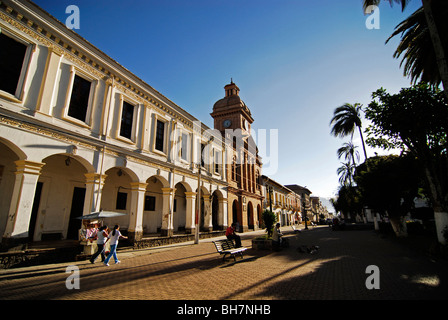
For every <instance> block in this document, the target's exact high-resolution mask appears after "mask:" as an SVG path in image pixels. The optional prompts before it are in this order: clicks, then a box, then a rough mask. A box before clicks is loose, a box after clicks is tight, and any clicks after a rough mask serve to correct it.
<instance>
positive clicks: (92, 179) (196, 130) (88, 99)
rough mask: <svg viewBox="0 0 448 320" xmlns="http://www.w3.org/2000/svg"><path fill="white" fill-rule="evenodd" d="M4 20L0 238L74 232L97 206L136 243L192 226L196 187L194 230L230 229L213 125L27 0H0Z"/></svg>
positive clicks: (0, 35)
mask: <svg viewBox="0 0 448 320" xmlns="http://www.w3.org/2000/svg"><path fill="white" fill-rule="evenodd" d="M0 28H1V32H0V234H1V235H2V237H3V243H4V244H5V243H6V244H8V243H11V242H13V243H15V242H24V241H25V242H26V241H29V240H34V241H39V240H42V239H75V238H77V236H78V229H79V228H80V225H81V220H79V219H76V217H79V216H82V215H86V214H89V213H91V212H92V211H98V210H109V211H115V212H121V213H125V214H126V215H124V216H122V217H118V218H114V219H111V220H109V221H108V224H119V225H120V226H121V228H122V229H124V230H127V232H128V234H129V236H130V237H131V238H132V239H133V240H139V239H140V238H141V237H142V236H143V235H144V234H151V233H158V234H160V235H168V236H169V235H172V234H173V233H175V232H177V231H181V232H184V231H185V232H186V233H192V232H194V230H195V222H196V221H195V213H196V207H197V204H198V203H197V194H198V188H201V208H202V209H201V212H200V213H199V214H198V217H199V221H198V225H199V227H200V228H201V229H202V230H205V231H210V230H213V229H215V230H216V229H221V230H222V229H223V228H225V227H226V226H227V223H228V222H227V221H228V216H227V181H226V176H227V175H226V172H225V170H226V166H223V165H215V164H217V163H219V164H221V162H222V160H220V159H225V158H226V146H225V145H224V142H222V139H220V137H221V135H220V133H219V132H217V133H216V137H215V138H216V139H211V137H212V136H213V135H214V134H213V131H212V130H209V128H207V127H206V126H205V125H203V124H201V123H200V122H199V121H197V119H196V118H195V117H193V116H192V115H191V114H189V113H188V112H186V111H185V110H183V109H182V108H181V107H179V106H177V105H176V104H175V103H173V102H172V101H170V100H169V99H168V98H166V97H165V96H163V95H162V94H161V93H159V92H157V91H156V90H155V89H153V88H152V87H151V86H150V85H148V84H147V83H145V82H143V81H142V80H140V79H139V78H138V77H137V76H136V75H134V74H132V73H131V72H130V71H128V70H127V69H126V68H124V67H123V66H121V65H120V64H118V63H117V62H116V61H114V60H113V59H112V58H110V57H108V56H107V55H105V54H104V53H103V52H101V51H100V50H99V49H98V48H96V47H94V46H93V45H91V44H90V43H89V42H87V41H86V40H85V39H83V38H82V37H80V36H79V35H78V34H76V33H75V32H72V31H71V30H69V29H67V28H66V27H65V25H63V24H62V23H61V22H59V21H57V20H56V19H54V18H53V17H52V16H50V15H49V14H47V13H46V12H45V11H43V10H42V9H41V8H39V7H38V6H36V5H34V4H33V3H32V2H28V1H14V0H6V1H0ZM204 146H205V148H204ZM201 152H202V155H203V156H204V157H205V158H206V160H207V161H201V158H200V155H201ZM210 159H211V160H210ZM202 160H204V159H202ZM208 160H210V161H208ZM214 162H216V163H214ZM198 163H199V164H201V172H202V175H201V185H200V186H199V185H198V167H197V165H196V164H198Z"/></svg>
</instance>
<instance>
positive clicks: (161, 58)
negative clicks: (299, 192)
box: [34, 0, 421, 197]
mask: <svg viewBox="0 0 448 320" xmlns="http://www.w3.org/2000/svg"><path fill="white" fill-rule="evenodd" d="M34 2H35V3H36V4H37V5H39V6H40V7H42V8H43V9H44V10H46V11H48V12H49V13H50V14H52V15H53V16H55V17H56V18H57V19H59V20H60V21H61V22H64V23H65V21H66V19H67V17H68V16H69V14H66V13H65V9H66V7H67V6H69V5H77V6H78V8H79V10H80V29H79V30H75V31H76V32H77V33H79V34H80V35H81V36H83V37H84V38H85V39H87V40H88V41H89V42H91V43H92V44H93V45H95V46H96V47H98V48H99V49H100V50H102V51H103V52H104V53H106V54H107V55H109V56H110V57H111V58H113V59H115V60H116V61H117V62H119V63H120V64H122V65H123V66H124V67H126V68H127V69H129V70H130V71H132V72H133V73H135V74H136V75H137V76H138V77H139V78H141V79H143V80H144V81H145V82H147V83H148V84H149V85H151V86H152V87H153V88H154V89H156V90H158V91H159V92H161V93H162V94H163V95H165V96H166V97H168V98H169V99H171V100H172V101H173V102H175V103H176V104H177V105H179V106H180V107H182V108H183V109H185V110H187V111H188V112H189V113H191V114H192V115H193V116H195V117H196V118H198V119H199V120H201V121H202V122H204V123H205V124H206V125H208V126H209V127H211V128H213V120H212V118H211V116H210V113H211V112H212V107H213V104H214V103H215V102H216V101H217V100H219V99H221V98H222V97H223V96H224V88H223V87H224V86H225V85H226V84H227V83H229V82H230V78H233V81H234V82H235V83H236V84H237V85H238V87H239V88H240V96H241V97H242V99H243V100H244V101H245V103H246V104H247V105H248V107H249V108H250V109H251V112H252V116H253V118H254V119H255V122H254V123H253V126H252V128H253V129H254V130H256V131H257V130H259V129H266V130H268V132H269V130H270V129H277V130H278V140H279V146H278V150H279V153H278V166H277V170H275V173H272V174H269V176H270V177H271V178H272V179H274V180H276V181H278V182H279V183H281V184H284V185H287V184H299V185H302V186H307V187H308V188H309V189H310V190H311V191H312V192H313V195H315V196H320V197H331V196H333V195H334V193H335V192H336V191H337V188H338V185H339V183H338V176H337V173H336V170H337V168H338V167H339V166H340V165H341V161H340V160H339V159H338V158H337V155H336V150H337V149H338V148H339V147H341V146H342V144H343V143H344V142H347V141H348V138H347V139H340V138H335V137H332V136H331V135H330V129H331V128H330V126H329V123H330V120H331V118H332V116H333V111H334V109H335V108H336V107H338V106H340V105H342V104H344V103H346V102H349V103H355V102H359V103H362V104H364V105H367V104H368V103H369V102H370V100H371V93H372V92H373V91H376V90H377V89H378V88H380V87H384V88H386V89H387V90H388V91H389V92H398V91H399V90H400V88H402V87H407V86H409V85H410V82H409V79H407V78H405V77H403V70H402V69H401V68H400V66H399V65H400V61H401V59H394V58H393V52H394V51H395V48H396V46H397V43H398V40H399V39H398V38H397V39H393V40H392V41H390V42H389V43H388V44H387V45H385V41H386V39H387V38H388V37H389V35H390V34H391V33H392V32H393V29H394V28H395V26H396V25H397V24H399V23H400V22H401V21H402V20H404V19H405V18H406V17H408V16H409V15H410V14H411V13H412V12H414V11H415V10H416V9H417V8H418V7H419V6H420V5H421V2H420V1H417V0H414V1H411V3H410V5H409V7H408V8H407V9H406V10H405V12H401V7H400V6H397V5H395V6H393V7H390V5H389V4H388V3H382V4H381V5H380V7H379V9H380V11H379V17H380V20H379V26H380V29H368V28H366V25H365V21H366V19H367V17H368V16H366V15H364V13H363V11H362V1H361V0H358V1H353V0H352V1H349V0H344V1H329V0H321V1H302V0H275V1H274V0H225V1H224V0H128V1H116V0H108V1H105V0H97V1H92V0H89V1H75V0H36V1H34ZM354 142H355V143H356V144H358V145H359V148H358V149H359V152H360V155H361V159H362V161H363V156H362V154H363V153H362V149H361V146H360V143H359V142H360V140H359V135H358V134H355V139H354ZM375 151H377V152H378V153H380V154H382V153H384V152H382V151H381V150H375ZM268 153H269V150H268ZM373 155H374V150H368V156H373Z"/></svg>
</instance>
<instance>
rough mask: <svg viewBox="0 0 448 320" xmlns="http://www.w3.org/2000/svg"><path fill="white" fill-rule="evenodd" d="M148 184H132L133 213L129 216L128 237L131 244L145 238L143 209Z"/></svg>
mask: <svg viewBox="0 0 448 320" xmlns="http://www.w3.org/2000/svg"><path fill="white" fill-rule="evenodd" d="M147 185H148V184H147V183H142V182H131V211H130V215H129V228H128V237H129V241H130V242H131V243H134V242H136V241H139V240H141V239H142V237H143V209H144V205H145V192H146V186H147Z"/></svg>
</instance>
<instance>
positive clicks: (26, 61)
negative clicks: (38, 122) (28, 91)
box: [0, 25, 36, 103]
mask: <svg viewBox="0 0 448 320" xmlns="http://www.w3.org/2000/svg"><path fill="white" fill-rule="evenodd" d="M0 27H1V33H2V34H3V35H5V36H6V37H8V38H10V39H12V40H14V41H16V42H19V43H21V44H23V45H24V46H25V47H26V49H25V54H24V57H23V62H22V67H21V69H20V75H19V79H18V81H17V86H16V90H15V92H14V94H11V93H10V92H7V91H4V90H2V89H0V97H1V98H4V99H7V100H9V101H13V102H19V103H21V102H23V99H24V91H25V84H26V81H27V78H28V72H29V69H30V65H31V59H32V55H33V53H34V52H35V49H36V44H35V43H33V42H31V41H30V40H27V39H26V38H24V37H21V36H19V35H18V34H17V33H15V32H13V31H11V30H9V29H7V28H5V27H4V26H3V25H1V26H0Z"/></svg>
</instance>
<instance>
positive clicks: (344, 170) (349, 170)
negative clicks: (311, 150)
mask: <svg viewBox="0 0 448 320" xmlns="http://www.w3.org/2000/svg"><path fill="white" fill-rule="evenodd" d="M354 171H355V166H354V165H352V164H350V162H348V163H342V166H340V167H339V168H338V170H337V172H338V175H339V176H340V177H339V183H340V184H341V186H350V187H351V186H352V185H353V182H352V181H353V174H354Z"/></svg>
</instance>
